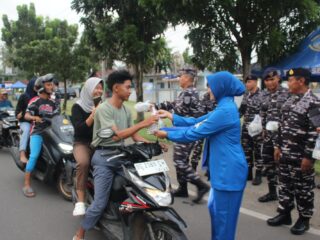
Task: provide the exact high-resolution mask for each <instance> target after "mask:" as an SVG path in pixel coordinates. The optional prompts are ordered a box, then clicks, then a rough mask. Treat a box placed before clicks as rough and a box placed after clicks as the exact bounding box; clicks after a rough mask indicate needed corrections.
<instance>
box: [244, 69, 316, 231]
mask: <svg viewBox="0 0 320 240" xmlns="http://www.w3.org/2000/svg"><path fill="white" fill-rule="evenodd" d="M286 77H287V80H288V89H287V88H284V87H282V86H281V77H280V75H279V74H278V72H277V71H276V70H275V69H269V70H268V71H267V72H265V73H264V75H263V78H262V80H263V84H264V85H265V87H266V88H265V90H260V89H259V88H258V86H257V77H256V76H252V75H250V76H248V77H247V78H246V79H245V84H246V88H247V93H246V94H245V95H244V98H243V100H242V103H241V106H240V109H239V111H240V115H241V116H243V126H242V136H241V140H242V145H243V149H244V152H245V155H246V159H247V162H248V169H249V174H248V180H249V181H251V180H252V184H253V185H260V184H261V182H262V175H263V174H265V175H266V177H267V182H268V190H269V191H268V193H267V194H265V195H263V196H261V197H259V198H258V201H259V202H262V203H264V202H269V201H275V200H278V201H279V206H278V209H277V211H278V213H279V214H278V215H277V216H275V217H274V218H271V219H268V221H267V223H268V225H270V226H279V225H282V224H286V225H291V223H292V219H291V211H292V210H293V209H294V201H296V204H297V210H298V213H299V218H298V219H297V221H296V223H295V224H294V225H293V226H292V227H291V233H293V234H296V235H301V234H303V233H304V232H305V231H307V230H308V229H309V221H310V218H311V217H312V214H313V209H314V193H313V189H314V187H315V182H314V181H315V170H314V163H315V159H314V158H313V157H312V152H313V150H314V148H315V142H316V138H317V136H318V134H317V132H316V128H317V127H319V124H320V122H319V121H318V119H317V115H314V114H312V113H313V112H314V110H316V109H319V106H320V105H319V103H320V102H319V99H318V98H317V97H316V96H315V95H314V94H313V93H312V91H311V90H310V89H309V83H310V78H311V73H310V71H309V70H306V69H303V68H296V69H291V70H289V71H288V72H287V76H286ZM255 118H258V119H255ZM253 123H255V124H253ZM254 128H256V130H257V131H254ZM258 129H261V130H259V131H258ZM250 130H251V134H250ZM254 167H255V174H254V173H253V170H254ZM253 175H254V176H253Z"/></svg>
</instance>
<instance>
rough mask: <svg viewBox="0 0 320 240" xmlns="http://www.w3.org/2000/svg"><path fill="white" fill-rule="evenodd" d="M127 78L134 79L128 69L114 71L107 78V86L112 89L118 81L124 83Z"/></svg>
mask: <svg viewBox="0 0 320 240" xmlns="http://www.w3.org/2000/svg"><path fill="white" fill-rule="evenodd" d="M126 80H130V81H132V76H131V74H130V73H129V72H128V71H127V70H118V71H114V72H112V73H111V74H110V75H109V76H108V79H107V86H108V89H109V90H110V91H112V88H113V85H115V84H116V83H120V84H122V83H124V82H125V81H126Z"/></svg>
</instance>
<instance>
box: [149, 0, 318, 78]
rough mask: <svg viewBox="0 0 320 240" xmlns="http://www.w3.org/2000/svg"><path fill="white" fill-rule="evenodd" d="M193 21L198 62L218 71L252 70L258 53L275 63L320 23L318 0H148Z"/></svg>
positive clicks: (181, 19) (173, 15)
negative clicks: (238, 63)
mask: <svg viewBox="0 0 320 240" xmlns="http://www.w3.org/2000/svg"><path fill="white" fill-rule="evenodd" d="M146 1H148V2H151V3H153V4H156V5H157V6H158V8H161V9H163V11H166V12H168V14H170V16H169V17H170V19H171V21H173V23H176V24H177V23H179V22H184V23H188V24H189V26H190V28H191V30H190V33H189V38H190V42H191V45H192V47H193V48H194V53H195V59H194V60H195V61H196V62H197V63H198V65H200V66H201V65H202V67H207V66H210V65H211V64H212V67H213V66H215V68H216V69H220V68H221V67H222V68H228V66H229V67H231V68H232V65H234V66H236V64H237V59H236V58H237V54H238V53H239V54H240V56H241V64H242V72H243V74H244V75H247V74H248V73H249V71H250V63H251V58H252V53H253V52H254V51H256V52H257V54H258V58H259V61H260V62H261V63H263V64H267V63H270V62H272V61H274V60H276V59H279V57H281V56H284V55H285V54H287V53H289V52H291V51H293V50H294V49H295V48H296V46H297V44H298V43H299V42H300V41H301V40H302V39H303V38H305V37H306V36H307V34H308V33H310V32H311V31H312V30H313V29H315V28H316V27H317V26H318V25H319V6H318V1H316V0H259V1H258V0H177V1H170V0H146Z"/></svg>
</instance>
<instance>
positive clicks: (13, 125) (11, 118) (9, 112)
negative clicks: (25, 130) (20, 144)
mask: <svg viewBox="0 0 320 240" xmlns="http://www.w3.org/2000/svg"><path fill="white" fill-rule="evenodd" d="M18 131H19V125H18V120H17V118H16V116H15V112H14V109H12V108H0V148H1V147H9V148H10V147H11V146H12V144H13V139H12V138H11V135H12V132H18Z"/></svg>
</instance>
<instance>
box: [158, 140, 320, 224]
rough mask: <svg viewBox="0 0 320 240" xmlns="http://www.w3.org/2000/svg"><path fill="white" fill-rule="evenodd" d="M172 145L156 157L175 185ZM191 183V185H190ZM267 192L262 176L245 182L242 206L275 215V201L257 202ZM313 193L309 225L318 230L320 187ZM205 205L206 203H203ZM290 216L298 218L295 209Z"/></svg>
mask: <svg viewBox="0 0 320 240" xmlns="http://www.w3.org/2000/svg"><path fill="white" fill-rule="evenodd" d="M172 146H173V145H169V150H168V152H167V153H164V154H163V155H162V156H159V157H157V159H160V158H164V159H165V160H166V162H167V164H168V166H169V169H170V172H169V174H170V177H171V180H172V184H174V185H177V179H176V172H175V168H174V165H173V161H172V157H173V147H172ZM198 172H199V173H200V174H201V176H202V178H203V179H206V177H204V176H203V173H202V172H201V170H200V167H198ZM316 181H317V183H320V178H319V176H317V179H316ZM190 185H191V186H190ZM189 186H190V187H189V189H190V190H191V191H196V189H195V188H194V186H193V185H192V184H189ZM265 193H267V181H266V178H265V177H264V178H263V179H262V184H261V185H259V186H253V185H252V184H251V182H247V186H246V190H245V194H244V198H243V201H242V206H241V207H243V208H246V209H249V210H251V211H255V212H257V213H261V214H264V215H268V216H271V217H273V216H275V215H276V214H277V212H276V209H277V206H278V202H277V201H273V202H269V203H260V202H258V200H257V199H258V198H259V197H260V196H262V195H264V194H265ZM314 193H315V201H314V206H315V209H314V215H313V217H312V219H311V222H310V223H311V227H313V228H315V229H318V230H320V189H314ZM204 207H206V205H204ZM292 217H293V222H295V221H296V219H297V218H298V214H297V210H296V209H295V210H293V211H292Z"/></svg>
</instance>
